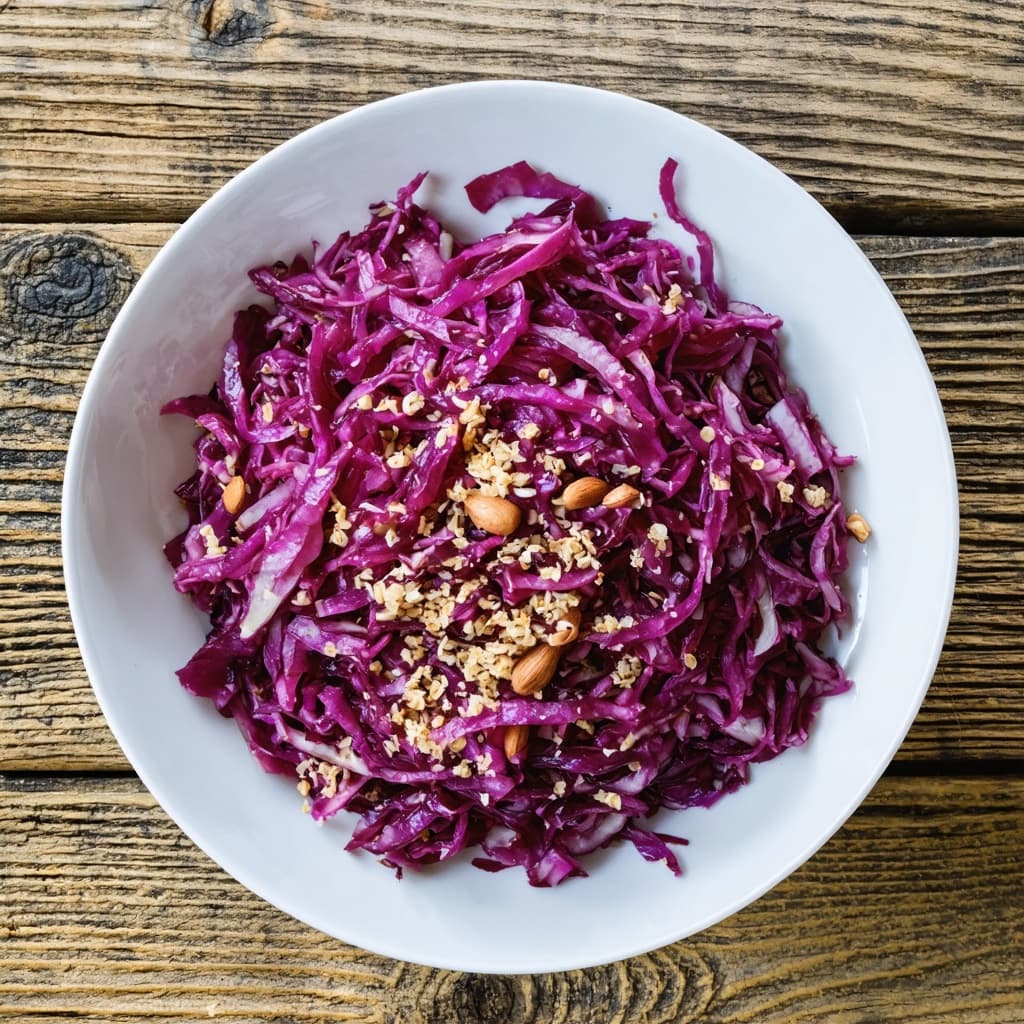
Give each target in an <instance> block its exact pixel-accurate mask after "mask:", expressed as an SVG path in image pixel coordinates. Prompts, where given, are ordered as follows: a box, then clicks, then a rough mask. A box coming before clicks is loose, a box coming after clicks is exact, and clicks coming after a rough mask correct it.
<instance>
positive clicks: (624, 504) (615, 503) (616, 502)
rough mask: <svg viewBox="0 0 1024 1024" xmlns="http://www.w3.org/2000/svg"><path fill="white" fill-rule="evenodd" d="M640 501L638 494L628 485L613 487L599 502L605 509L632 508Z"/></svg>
mask: <svg viewBox="0 0 1024 1024" xmlns="http://www.w3.org/2000/svg"><path fill="white" fill-rule="evenodd" d="M639 500H640V492H639V491H638V490H637V489H636V488H635V487H631V486H630V485H629V484H619V486H618V487H613V488H612V489H611V490H610V491H609V492H608V493H607V494H606V495H605V496H604V498H603V499H602V500H601V504H602V505H604V507H605V508H634V507H635V506H636V503H637V502H638V501H639Z"/></svg>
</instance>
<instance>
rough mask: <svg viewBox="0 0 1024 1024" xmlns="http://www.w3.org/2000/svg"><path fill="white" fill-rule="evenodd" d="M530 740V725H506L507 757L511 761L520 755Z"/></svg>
mask: <svg viewBox="0 0 1024 1024" xmlns="http://www.w3.org/2000/svg"><path fill="white" fill-rule="evenodd" d="M529 741H530V727H529V726H528V725H509V726H506V727H505V742H504V747H505V757H506V758H507V759H508V760H509V761H511V760H512V758H513V757H518V756H519V755H520V754H521V753H522V752H523V751H524V750H525V749H526V744H527V743H529Z"/></svg>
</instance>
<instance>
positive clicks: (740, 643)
mask: <svg viewBox="0 0 1024 1024" xmlns="http://www.w3.org/2000/svg"><path fill="white" fill-rule="evenodd" d="M675 172H676V163H675V161H672V160H670V161H668V162H667V163H666V164H665V167H664V168H663V171H662V175H661V194H662V198H663V201H664V203H665V206H666V209H667V211H668V214H669V216H670V217H671V218H672V219H673V220H674V221H676V222H677V223H678V224H679V225H681V226H682V227H683V228H684V229H685V230H686V231H687V232H689V233H690V234H691V235H692V236H693V239H694V241H695V243H696V252H697V257H696V259H695V260H692V259H688V258H687V257H685V256H684V255H683V254H682V253H681V252H680V251H679V250H678V249H677V248H676V247H675V246H674V245H672V244H671V243H670V242H668V241H666V240H664V239H660V238H657V237H652V236H651V234H650V228H651V225H650V224H648V223H646V222H643V221H638V220H629V219H615V220H604V219H602V217H601V215H600V213H599V210H598V207H597V204H596V203H595V201H594V200H593V198H592V197H591V196H589V195H588V194H587V193H585V192H583V191H582V190H581V189H579V188H575V187H572V186H570V185H567V184H565V183H564V182H561V181H559V180H557V179H556V178H554V177H552V176H551V175H548V174H541V173H538V172H536V171H534V170H533V169H532V168H531V167H530V166H528V165H527V164H525V163H519V164H516V165H514V166H511V167H506V168H504V169H502V170H499V171H497V172H495V173H493V174H487V175H483V176H482V177H480V178H477V179H476V180H475V181H472V182H470V183H469V185H468V186H467V187H466V192H467V194H468V197H469V200H470V202H471V203H472V204H473V206H474V207H476V208H477V209H478V210H481V211H486V210H488V209H490V208H491V207H492V206H493V205H494V204H496V203H498V202H500V201H501V200H502V199H505V198H507V197H509V196H528V197H533V198H538V199H543V200H548V201H550V205H548V206H547V208H546V209H544V210H543V212H541V213H531V214H528V215H525V216H522V217H519V218H517V219H516V220H514V221H513V222H512V223H511V224H510V225H509V227H508V228H507V229H506V230H505V231H503V232H501V233H499V234H495V235H492V236H490V237H487V238H484V239H482V240H480V241H477V242H473V243H471V244H462V243H461V242H459V241H456V240H453V239H452V237H451V235H450V234H448V233H447V232H446V231H445V229H444V228H443V226H442V225H441V224H440V223H438V221H437V220H436V219H435V218H434V217H432V216H431V214H430V213H429V212H428V211H427V210H424V209H421V208H420V207H419V206H417V205H416V203H415V202H414V201H413V197H414V195H415V193H416V191H417V189H418V188H419V186H420V185H421V183H422V182H423V179H424V177H425V176H424V175H419V176H418V177H416V178H415V179H414V180H413V181H411V182H410V183H409V184H408V186H406V187H405V188H403V189H401V190H400V191H399V193H398V195H397V197H396V199H395V200H394V201H393V202H391V203H381V204H378V205H376V206H374V207H371V214H372V216H371V219H370V223H369V224H368V226H367V227H366V228H364V229H363V230H362V231H361V232H359V233H358V234H349V233H345V234H343V235H341V237H340V238H338V239H337V241H335V242H334V243H333V244H332V245H330V246H329V247H327V248H325V249H324V248H320V247H318V246H314V249H313V258H312V261H310V260H308V259H306V258H305V257H303V256H296V257H295V258H294V259H293V260H292V261H291V263H276V264H274V265H273V266H265V267H260V268H258V269H256V270H254V271H252V272H251V274H250V276H251V279H252V281H253V282H254V283H255V285H256V287H257V288H258V289H259V290H260V291H261V292H262V293H263V294H265V295H266V296H267V300H268V301H267V303H266V304H265V305H253V306H250V307H249V308H248V309H245V310H242V311H240V312H239V313H238V314H237V315H236V317H235V323H234V329H233V332H232V336H231V339H230V341H229V342H228V344H227V349H226V352H225V355H224V362H223V369H222V371H221V374H220V378H219V380H218V381H217V382H216V384H215V385H214V387H213V388H212V389H211V391H210V392H209V394H208V395H202V396H192V397H186V398H180V399H177V400H175V401H172V402H170V403H169V404H168V405H167V406H166V407H165V409H164V411H165V412H168V413H180V414H183V415H185V416H188V417H191V418H193V419H194V420H195V421H196V422H197V423H198V425H199V426H200V427H201V428H202V431H203V433H202V435H201V436H200V438H199V439H198V440H197V442H196V446H195V449H196V465H197V469H196V472H195V473H194V474H193V475H192V476H191V477H190V478H189V479H188V480H186V481H185V482H184V483H183V484H182V485H181V486H180V487H179V488H178V489H177V494H178V496H179V498H180V499H181V501H182V503H183V505H184V506H185V508H186V509H187V512H188V517H189V526H188V528H187V529H186V530H185V531H184V532H183V533H182V534H181V535H180V536H178V537H176V538H175V539H174V540H172V541H171V542H170V543H169V544H168V545H167V546H166V553H167V557H168V559H169V560H170V562H171V565H172V566H173V568H174V583H175V586H176V587H177V589H178V590H179V591H181V592H183V593H186V594H188V595H189V596H190V597H191V599H192V601H193V602H194V603H195V605H196V607H197V608H199V609H200V610H201V611H202V612H204V613H205V614H207V615H208V616H209V619H210V625H211V630H210V633H209V636H208V638H207V640H206V642H205V643H204V644H203V646H202V647H201V648H200V649H199V650H198V651H197V652H196V654H195V655H194V656H193V657H192V659H191V660H190V661H189V662H188V664H187V665H186V666H185V667H184V668H182V669H181V670H180V671H179V673H178V675H179V677H180V680H181V683H182V684H183V685H184V687H185V688H186V689H187V690H189V691H190V692H191V693H194V694H197V695H199V696H201V697H206V698H209V699H210V700H212V701H213V703H214V704H215V706H216V707H217V709H218V710H219V711H220V713H221V714H223V715H226V716H230V717H232V718H234V719H235V721H236V722H237V723H238V726H239V728H240V729H241V731H242V733H243V734H244V736H245V738H246V740H247V742H248V745H249V747H250V749H251V750H252V752H253V754H254V756H255V757H256V758H257V760H258V761H259V763H260V764H261V765H262V766H263V768H265V769H266V770H267V771H270V772H278V773H281V774H284V775H288V776H290V777H292V778H293V779H295V780H296V781H297V785H298V787H299V791H300V793H302V795H303V798H304V803H305V806H306V809H307V810H308V811H309V812H310V813H311V814H312V817H313V818H314V819H316V820H318V821H322V820H324V819H327V818H330V817H332V816H333V815H335V814H337V813H338V812H339V811H341V810H343V809H344V810H347V811H350V812H353V813H354V814H356V815H358V816H359V820H358V823H357V824H356V826H355V830H354V833H353V835H352V838H351V841H350V842H349V844H348V849H350V850H367V851H370V852H371V853H372V854H374V855H376V856H378V857H379V858H380V859H381V860H382V861H383V862H384V863H385V864H386V865H388V866H390V867H393V868H395V869H397V870H398V871H399V872H401V870H402V869H403V868H415V867H419V866H421V865H424V864H429V863H433V862H436V861H441V860H446V859H447V858H449V857H452V856H454V855H455V854H457V853H459V852H460V851H461V850H463V849H465V848H467V847H476V848H478V849H477V853H478V856H477V857H476V859H474V861H473V863H474V864H476V865H477V866H479V867H481V868H483V869H485V870H488V871H497V870H500V869H502V868H506V867H510V866H513V865H520V866H522V867H523V868H525V870H526V873H527V875H528V877H529V880H530V882H531V883H532V884H533V885H538V886H548V885H556V884H558V883H559V882H561V881H562V880H563V879H565V878H568V877H570V876H574V875H584V874H585V871H584V869H583V866H582V865H583V859H584V857H585V855H586V854H588V853H589V852H591V851H592V850H595V849H597V848H600V847H605V846H607V845H608V844H609V843H611V842H613V841H614V840H616V839H620V838H624V839H628V840H629V841H631V842H632V843H633V844H634V845H635V847H636V849H637V850H638V851H639V852H640V854H641V855H642V856H643V857H644V858H646V859H647V860H650V861H660V862H663V863H665V864H666V865H667V866H668V867H669V868H670V869H671V870H672V871H673V872H675V873H677V874H679V873H680V867H679V864H678V861H677V858H676V856H675V855H674V853H673V852H672V850H671V849H670V844H678V843H681V842H683V840H681V839H679V838H677V837H674V836H670V835H665V834H662V833H660V832H657V831H654V830H653V829H652V828H650V827H649V822H648V819H650V818H651V816H652V815H654V814H655V812H657V811H659V810H660V809H662V808H676V809H677V808H685V807H692V806H704V807H707V806H710V805H711V804H713V803H715V802H716V801H717V800H718V799H719V798H720V797H722V796H723V795H724V794H726V793H729V792H731V791H733V790H735V789H736V788H737V787H739V786H741V785H743V784H744V783H745V782H746V781H747V780H748V777H749V771H750V765H751V764H752V763H755V762H759V761H765V760H768V759H770V758H773V757H775V756H776V755H777V754H779V753H781V752H782V751H783V750H785V749H786V748H788V747H792V746H796V745H799V744H801V743H803V742H804V740H805V739H806V737H807V733H808V729H809V728H810V726H811V722H812V720H813V718H814V715H815V712H816V711H817V710H818V708H819V706H820V703H821V700H822V698H824V697H827V696H830V695H832V694H837V693H841V692H843V691H845V690H846V689H848V688H849V686H850V685H851V683H850V681H849V679H848V678H847V677H846V675H845V674H844V672H843V670H842V668H841V667H840V666H839V665H838V664H837V663H836V662H835V661H834V660H833V659H832V658H829V657H826V656H825V655H824V654H823V653H822V652H821V650H820V649H819V641H820V639H821V636H822V633H823V631H824V630H825V629H826V628H827V627H829V625H830V624H832V623H838V622H840V621H841V620H842V619H843V618H844V617H845V616H846V614H847V611H848V607H847V602H846V600H845V598H844V596H843V594H842V592H841V590H840V587H839V584H838V582H837V579H838V576H839V575H840V574H841V573H842V571H843V570H844V568H845V567H846V557H847V556H846V544H847V539H848V533H847V528H846V525H845V515H844V512H843V504H842V500H841V495H840V480H839V470H841V469H842V468H843V467H845V466H848V465H849V464H850V463H851V462H852V461H853V460H852V459H851V458H850V457H847V456H841V455H839V454H838V453H837V452H836V450H835V448H833V446H832V444H831V443H830V441H829V440H828V438H827V437H826V436H825V435H824V433H823V431H822V429H821V427H820V425H819V424H818V421H817V419H816V418H815V417H814V416H813V414H812V413H811V411H810V409H809V408H808V404H807V400H806V398H805V396H804V395H803V394H802V393H801V392H800V391H799V390H797V389H795V388H794V387H792V386H791V385H790V383H789V382H788V381H787V379H786V375H785V373H784V372H783V369H782V367H781V364H780V357H779V343H778V331H779V328H780V325H781V321H780V319H779V318H778V317H776V316H772V315H770V314H768V313H765V312H763V311H762V310H760V309H758V308H757V307H755V306H752V305H750V304H747V303H741V302H731V301H729V300H728V299H727V297H726V296H725V295H724V294H723V292H722V289H721V288H720V286H719V285H718V284H716V282H715V277H714V267H713V252H712V247H711V243H710V240H709V239H708V237H707V235H705V234H704V232H702V231H701V230H700V229H699V228H697V227H696V226H695V225H694V224H692V223H691V222H690V221H689V220H688V219H687V218H686V217H685V216H684V215H683V213H682V212H681V211H680V209H679V207H678V206H677V203H676V199H675V192H674V176H675ZM583 476H594V477H597V478H599V479H600V480H602V481H605V482H606V483H607V484H608V485H609V486H613V487H614V486H618V485H620V484H624V483H625V484H629V485H630V486H632V487H634V488H636V490H637V491H638V492H639V494H640V498H639V499H638V502H639V503H638V502H634V503H633V505H634V507H628V506H627V507H622V508H607V507H604V506H603V505H601V504H597V505H594V506H592V507H588V508H583V509H578V510H571V511H570V510H567V509H566V508H565V506H564V505H563V504H562V502H561V500H560V496H561V494H562V492H563V490H564V489H565V487H566V486H567V484H569V483H570V482H571V481H572V480H574V479H577V478H579V477H583ZM235 477H240V478H241V479H242V480H243V481H244V484H245V496H244V501H243V502H241V504H240V507H239V505H238V504H236V503H232V502H227V500H226V494H225V487H226V486H227V485H228V484H229V482H230V481H232V479H233V478H235ZM239 490H240V485H237V484H236V486H235V491H236V492H238V491H239ZM474 491H480V492H482V493H484V494H488V495H492V496H498V497H504V498H505V499H506V500H508V501H511V502H512V503H514V504H515V505H516V506H518V508H519V509H520V511H521V522H520V525H519V527H518V529H516V531H515V532H514V533H513V534H511V535H509V536H494V535H491V534H489V533H485V532H483V531H482V530H481V529H479V528H478V527H477V526H476V525H474V524H473V522H472V521H471V520H470V519H469V518H467V516H466V514H465V508H464V506H463V501H464V499H465V497H466V496H467V495H468V494H469V493H471V492H474ZM573 610H576V611H578V612H579V614H580V616H581V620H582V621H581V625H580V627H579V636H578V639H576V640H575V642H573V643H570V644H568V645H566V646H565V647H562V648H559V650H560V652H561V657H560V660H559V662H558V667H557V670H556V672H555V675H554V677H553V678H552V680H551V681H550V682H549V683H548V684H547V685H546V686H545V687H544V688H543V690H542V691H541V692H540V693H539V694H537V695H531V696H525V697H523V696H519V695H517V693H516V692H515V691H514V690H513V689H512V687H511V685H510V673H511V668H512V666H513V665H514V664H515V661H516V659H517V658H518V657H520V656H521V655H522V654H523V653H525V652H526V651H528V650H530V649H531V648H532V647H534V646H536V645H537V644H542V643H545V638H546V637H549V636H550V635H551V634H552V633H553V632H555V631H557V630H558V629H559V628H564V627H565V625H566V622H567V620H566V619H565V615H566V614H570V613H572V611H573ZM559 623H561V627H560V626H559ZM512 726H527V727H528V733H527V737H528V739H527V742H526V746H525V748H524V749H523V750H522V751H521V752H520V753H513V754H512V755H511V756H506V752H505V750H506V743H505V741H506V737H507V735H508V732H509V729H510V727H512Z"/></svg>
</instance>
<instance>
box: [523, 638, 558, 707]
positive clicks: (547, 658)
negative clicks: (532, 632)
mask: <svg viewBox="0 0 1024 1024" xmlns="http://www.w3.org/2000/svg"><path fill="white" fill-rule="evenodd" d="M561 654H562V652H561V651H560V650H559V649H558V648H557V647H549V646H548V645H547V644H538V645H537V646H536V647H534V648H533V649H532V650H529V651H527V652H526V653H525V654H524V655H523V656H522V657H521V658H520V659H519V660H518V661H517V662H516V664H515V668H513V669H512V689H513V690H515V692H516V693H518V694H519V696H520V697H529V696H530V695H531V694H534V693H539V692H540V691H541V690H543V689H544V687H545V686H547V685H548V683H550V682H551V677H552V676H553V675H554V674H555V669H556V668H558V659H559V658H560V657H561Z"/></svg>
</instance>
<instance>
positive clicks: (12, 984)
mask: <svg viewBox="0 0 1024 1024" xmlns="http://www.w3.org/2000/svg"><path fill="white" fill-rule="evenodd" d="M338 856H339V857H342V856H345V854H344V853H342V852H341V851H340V850H339V852H338ZM112 868H113V869H112ZM0 874H2V876H3V878H4V884H3V887H2V889H0V1016H2V1017H4V1018H5V1019H9V1018H14V1019H15V1020H19V1021H29V1020H32V1021H51V1020H53V1021H56V1020H58V1019H63V1018H64V1017H65V1016H67V1015H74V1016H75V1017H78V1018H81V1019H89V1020H102V1021H130V1020H135V1019H138V1018H140V1017H146V1018H147V1019H150V1020H172V1019H173V1020H186V1021H187V1020H202V1019H207V1018H215V1019H218V1020H223V1021H251V1020H287V1021H314V1020H317V1021H321V1020H347V1021H356V1022H365V1024H413V1022H415V1024H451V1022H452V1021H459V1022H460V1024H477V1022H481V1024H482V1022H484V1021H487V1022H491V1021H502V1022H504V1024H520V1022H522V1024H526V1022H545V1024H547V1022H555V1021H558V1022H562V1024H577V1022H580V1024H582V1022H588V1024H589V1022H598V1021H599V1022H600V1024H670V1022H671V1024H685V1022H690V1021H701V1022H703V1024H740V1022H745V1024H749V1022H751V1021H757V1022H758V1024H776V1022H777V1024H783V1022H787V1024H788V1022H792V1021H801V1022H813V1021H822V1022H824V1021H827V1022H829V1024H844V1022H846V1024H854V1022H858V1024H868V1022H873V1021H880V1020H886V1021H905V1020H914V1021H915V1022H917V1024H947V1022H949V1021H951V1020H957V1021H960V1022H964V1024H1010V1022H1015V1021H1019V1020H1020V1019H1021V1017H1022V1015H1024V990H1022V989H1021V985H1020V978H1021V975H1022V972H1024V903H1022V902H1021V899H1020V893H1021V890H1022V887H1024V780H1021V779H1003V778H973V779H961V780H954V779H924V778H886V779H883V781H882V782H881V783H880V784H879V786H878V787H877V788H876V790H875V792H874V793H873V794H872V795H871V796H870V797H869V799H868V801H867V802H866V804H865V805H864V806H863V807H862V808H861V810H860V811H859V812H858V813H857V814H856V815H855V816H854V817H853V818H852V819H851V821H850V822H849V824H848V825H847V826H846V827H845V828H844V829H843V830H842V831H841V832H840V833H839V834H838V835H837V836H836V837H835V838H834V839H833V840H832V841H831V842H830V843H828V844H827V845H826V846H825V847H824V849H823V850H822V851H820V852H819V854H818V855H817V856H816V857H814V858H813V859H812V860H811V862H810V863H809V864H807V865H806V866H805V867H803V868H802V869H801V870H800V871H798V872H797V873H796V875H794V876H793V877H792V878H791V879H789V880H788V881H786V882H784V883H783V884H782V885H780V886H779V887H778V888H777V889H775V890H774V891H773V892H771V893H769V894H768V895H767V896H765V897H764V898H762V899H761V900H759V901H758V902H757V903H755V904H753V905H752V906H751V907H748V908H747V909H746V910H744V911H743V912H741V913H740V914H737V915H736V916H734V917H733V918H731V919H729V920H728V921H726V922H724V923H723V924H720V925H718V926H717V927H715V928H712V929H711V930H709V931H707V932H705V933H703V934H701V935H699V936H696V937H694V938H692V939H690V940H688V941H685V942H680V943H677V944H675V945H673V946H670V947H668V948H666V949H664V950H662V951H660V952H658V953H654V954H651V955H648V956H644V957H637V958H635V959H632V960H628V961H626V962H625V963H622V964H617V965H613V966H610V967H602V968H595V969H592V970H586V971H573V972H570V973H567V974H557V975H536V976H532V977H518V978H496V977H484V976H479V975H465V974H456V973H453V972H448V971H434V970H429V969H426V968H420V967H415V966H412V965H408V964H400V963H396V962H394V961H391V960H388V959H386V958H383V957H379V956H374V955H372V954H369V953H364V952H362V951H360V950H357V949H354V948H352V947H348V946H345V945H343V944H342V943H339V942H336V941H334V940H331V939H327V938H325V937H324V936H323V935H321V934H320V933H318V932H315V931H312V930H311V929H308V928H306V927H305V926H303V925H300V924H298V923H297V922H295V921H293V920H291V919H290V918H288V917H286V916H285V915H284V914H281V913H280V912H278V911H276V910H274V909H273V908H272V907H270V906H268V905H266V904H264V903H263V902H262V901H260V900H259V899H257V898H256V897H254V896H252V895H251V894H250V893H249V892H248V891H246V890H245V889H243V888H242V887H241V886H240V885H238V884H237V883H235V882H234V881H233V880H231V879H230V878H229V877H227V876H226V875H225V874H224V873H223V872H221V871H220V870H219V869H218V868H217V867H216V866H215V865H214V864H213V863H212V862H211V861H209V860H208V859H207V858H206V857H205V856H204V855H203V854H202V853H201V852H200V851H199V850H198V849H196V848H195V847H194V846H193V845H192V844H191V843H190V842H189V841H188V840H187V839H186V838H185V837H184V836H183V835H182V833H181V832H180V831H179V830H178V829H177V827H176V826H175V825H174V824H173V823H172V822H170V821H169V820H168V819H167V818H166V817H165V816H164V814H163V812H162V811H161V810H160V809H159V808H158V807H156V806H155V805H154V803H153V800H152V799H151V798H150V797H149V795H148V794H147V793H146V792H145V790H144V789H143V788H142V786H141V785H140V784H139V783H138V782H137V781H135V780H134V779H122V780H113V779H99V780H97V779H89V778H85V779H47V778H39V777H36V778H28V779H7V780H3V779H0ZM569 884H572V885H586V882H585V881H581V882H571V883H569ZM680 884H684V885H685V884H686V882H685V879H684V880H683V881H682V882H681V883H680ZM609 926H610V927H611V926H613V923H610V924H609Z"/></svg>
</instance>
